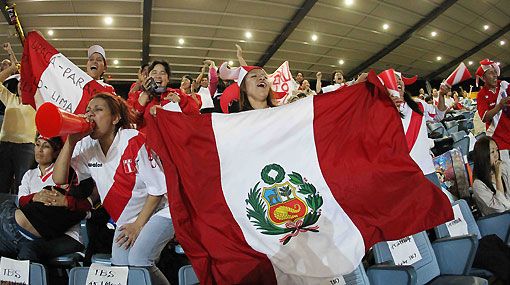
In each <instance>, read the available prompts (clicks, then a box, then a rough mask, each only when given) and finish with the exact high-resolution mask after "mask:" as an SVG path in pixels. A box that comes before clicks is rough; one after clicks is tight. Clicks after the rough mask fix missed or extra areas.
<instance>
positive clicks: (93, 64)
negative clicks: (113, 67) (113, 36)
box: [87, 45, 117, 95]
mask: <svg viewBox="0 0 510 285" xmlns="http://www.w3.org/2000/svg"><path fill="white" fill-rule="evenodd" d="M87 56H88V60H87V74H88V75H89V76H90V77H92V78H93V79H94V80H96V81H97V82H98V83H99V84H101V85H102V86H103V87H105V88H106V89H105V91H106V92H108V93H112V94H113V95H117V94H116V93H115V88H113V86H111V85H110V84H108V83H106V82H104V79H103V75H104V73H105V72H106V69H107V66H106V52H105V51H104V48H103V47H102V46H100V45H93V46H91V47H89V49H88V51H87Z"/></svg>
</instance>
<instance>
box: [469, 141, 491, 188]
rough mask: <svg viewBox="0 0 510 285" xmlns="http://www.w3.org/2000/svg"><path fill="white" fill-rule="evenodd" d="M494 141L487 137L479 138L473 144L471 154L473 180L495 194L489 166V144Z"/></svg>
mask: <svg viewBox="0 0 510 285" xmlns="http://www.w3.org/2000/svg"><path fill="white" fill-rule="evenodd" d="M491 141H493V142H495V141H494V139H492V138H491V137H488V136H483V137H481V138H479V139H478V140H477V141H476V143H475V148H474V152H473V161H474V163H475V166H474V168H473V178H474V179H478V180H480V181H482V182H483V183H484V184H485V185H486V186H487V187H489V189H490V190H491V191H492V193H494V194H496V189H494V185H493V184H492V179H491V173H492V171H493V167H492V165H491V157H490V144H491Z"/></svg>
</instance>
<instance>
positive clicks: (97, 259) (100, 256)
mask: <svg viewBox="0 0 510 285" xmlns="http://www.w3.org/2000/svg"><path fill="white" fill-rule="evenodd" d="M90 261H91V262H92V263H99V264H101V265H112V255H111V254H107V253H97V254H94V255H92V258H91V260H90Z"/></svg>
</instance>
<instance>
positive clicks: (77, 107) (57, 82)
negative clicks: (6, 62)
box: [21, 32, 109, 114]
mask: <svg viewBox="0 0 510 285" xmlns="http://www.w3.org/2000/svg"><path fill="white" fill-rule="evenodd" d="M21 78H22V80H21V100H22V102H23V104H30V105H32V107H34V109H35V107H36V106H35V98H34V96H35V95H36V91H37V90H39V93H40V94H41V96H42V101H43V102H51V103H53V104H54V105H56V106H58V107H59V108H60V109H62V110H65V111H67V112H70V113H76V114H81V113H85V109H86V107H87V103H88V102H89V99H90V97H91V96H92V95H93V94H95V93H97V92H108V91H109V89H107V88H106V87H104V86H103V85H101V84H100V83H98V82H97V81H95V80H94V79H93V78H92V77H90V76H89V75H88V74H87V73H85V72H84V71H83V70H81V69H80V68H79V67H78V66H76V65H75V64H74V63H72V62H71V61H70V60H69V59H67V58H66V57H65V56H64V55H63V54H61V53H59V52H58V51H57V50H56V49H55V48H54V47H53V46H52V45H50V44H49V43H48V42H47V41H46V40H45V39H44V38H43V37H42V36H41V35H40V34H38V33H37V32H30V33H28V35H27V37H26V39H25V46H24V49H23V57H22V60H21Z"/></svg>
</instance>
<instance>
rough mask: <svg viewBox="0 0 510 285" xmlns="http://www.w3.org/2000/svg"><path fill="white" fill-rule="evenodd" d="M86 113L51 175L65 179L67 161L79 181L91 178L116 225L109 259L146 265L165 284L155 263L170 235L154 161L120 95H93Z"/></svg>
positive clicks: (161, 182) (159, 173)
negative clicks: (85, 123)
mask: <svg viewBox="0 0 510 285" xmlns="http://www.w3.org/2000/svg"><path fill="white" fill-rule="evenodd" d="M86 118H87V119H88V120H89V121H90V122H91V124H92V128H91V130H90V131H88V132H86V133H79V134H72V135H69V136H68V139H67V141H66V143H65V145H64V147H63V149H62V151H61V152H60V155H59V157H58V159H57V161H56V163H55V168H54V172H53V180H54V181H55V182H56V183H65V182H66V178H67V169H68V168H69V166H70V165H72V166H73V168H74V169H75V171H76V173H77V174H78V180H80V181H82V180H84V179H88V178H90V177H92V178H93V179H94V181H95V182H96V185H97V190H98V192H99V196H100V198H101V202H102V203H103V206H104V208H105V209H106V211H107V212H108V214H109V215H110V217H111V218H112V219H113V220H114V221H115V223H116V226H117V227H116V229H115V234H114V243H113V245H112V259H111V261H112V264H113V265H124V266H126V265H127V266H139V267H146V268H148V269H149V272H150V273H151V279H152V283H153V284H169V283H168V280H166V278H165V276H164V275H163V274H162V273H161V271H159V269H158V268H157V267H156V266H155V262H156V260H157V259H158V257H159V255H160V253H161V250H162V249H163V248H164V246H165V245H166V243H167V242H168V241H169V240H170V238H172V236H173V234H174V230H173V225H172V220H171V219H170V211H169V207H168V200H167V198H166V180H165V176H164V174H163V171H162V168H161V165H160V163H159V160H158V158H157V157H155V155H153V154H152V153H151V151H150V150H148V149H147V148H146V145H145V135H144V134H143V133H140V132H138V131H137V130H135V129H131V126H132V123H133V122H134V114H133V113H132V112H131V111H130V110H129V108H128V106H127V104H126V102H125V101H124V100H123V99H122V98H119V97H118V96H114V95H112V94H107V93H99V94H96V95H95V96H94V97H93V98H92V99H91V100H90V102H89V104H88V106H87V112H86Z"/></svg>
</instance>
